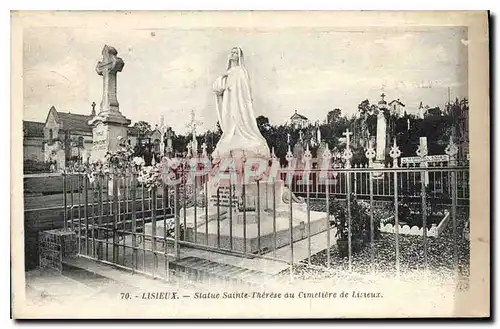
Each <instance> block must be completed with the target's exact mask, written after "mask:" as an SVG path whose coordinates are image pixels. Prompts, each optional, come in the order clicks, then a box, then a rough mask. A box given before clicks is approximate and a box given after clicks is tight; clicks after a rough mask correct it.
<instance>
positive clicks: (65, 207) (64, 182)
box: [62, 173, 68, 231]
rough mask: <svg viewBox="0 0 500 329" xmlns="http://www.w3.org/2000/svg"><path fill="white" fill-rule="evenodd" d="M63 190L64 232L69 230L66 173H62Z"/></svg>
mask: <svg viewBox="0 0 500 329" xmlns="http://www.w3.org/2000/svg"><path fill="white" fill-rule="evenodd" d="M62 185H63V186H62V190H63V202H64V222H63V227H64V230H65V231H67V230H68V192H67V191H66V173H62Z"/></svg>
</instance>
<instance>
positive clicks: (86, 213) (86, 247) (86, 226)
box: [80, 175, 89, 256]
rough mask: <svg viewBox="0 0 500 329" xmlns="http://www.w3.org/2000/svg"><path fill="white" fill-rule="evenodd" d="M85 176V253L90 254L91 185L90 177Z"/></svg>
mask: <svg viewBox="0 0 500 329" xmlns="http://www.w3.org/2000/svg"><path fill="white" fill-rule="evenodd" d="M82 178H83V189H84V195H83V202H84V203H85V207H84V208H83V217H84V218H85V255H86V256H88V254H89V236H88V234H89V213H88V206H89V186H88V178H87V176H86V175H84V176H82ZM80 238H81V233H80Z"/></svg>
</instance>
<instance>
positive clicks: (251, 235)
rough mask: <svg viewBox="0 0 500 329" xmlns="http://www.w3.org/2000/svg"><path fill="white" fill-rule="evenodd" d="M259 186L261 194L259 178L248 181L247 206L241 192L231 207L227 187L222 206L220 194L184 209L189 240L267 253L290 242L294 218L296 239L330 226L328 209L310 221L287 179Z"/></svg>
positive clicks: (294, 239) (223, 190)
mask: <svg viewBox="0 0 500 329" xmlns="http://www.w3.org/2000/svg"><path fill="white" fill-rule="evenodd" d="M273 185H274V186H273ZM258 190H259V192H260V195H259V194H258V193H257V183H255V182H254V183H250V184H248V185H246V187H245V194H246V200H247V201H246V208H245V209H243V208H242V207H241V206H242V199H241V198H239V197H237V196H236V197H233V201H232V202H231V207H229V198H230V196H229V194H228V192H227V189H226V187H221V190H220V191H219V204H218V206H217V201H216V198H215V199H214V198H213V197H211V198H210V200H209V202H208V208H205V207H200V206H198V207H196V211H195V208H194V207H190V208H187V209H186V210H185V213H184V209H181V210H180V221H181V222H182V223H183V222H184V217H185V218H186V228H185V235H184V238H185V240H186V241H189V242H195V243H197V244H202V245H208V246H211V247H216V248H221V249H231V250H235V251H240V252H243V251H246V252H247V253H257V252H259V251H260V252H261V253H266V252H269V251H272V250H274V248H275V247H276V248H280V247H284V246H287V245H289V244H290V222H291V226H292V228H291V230H292V236H293V242H296V241H300V240H302V239H306V238H307V236H308V235H315V234H318V233H321V232H323V231H325V230H326V228H327V227H328V225H329V224H328V221H327V218H328V216H327V214H326V212H317V211H310V212H309V222H308V212H307V204H306V203H305V202H304V201H303V200H302V199H301V198H297V197H295V196H293V195H291V194H290V191H289V189H288V188H287V187H286V186H285V185H284V182H283V181H277V182H276V183H274V184H273V183H267V182H264V181H263V182H261V183H259V188H258ZM273 190H274V191H275V193H274V194H273ZM236 195H238V194H237V193H236ZM273 196H274V197H275V201H273ZM258 199H260V204H259V205H258V204H257V200H258ZM290 199H292V207H291V212H290V204H289V200H290ZM207 215H208V216H207ZM308 223H310V225H309V224H308ZM151 225H152V224H151V223H148V224H146V230H149V231H151V227H150V226H151ZM162 225H163V224H162V223H157V232H162V227H161V226H162Z"/></svg>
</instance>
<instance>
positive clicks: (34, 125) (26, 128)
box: [23, 120, 45, 137]
mask: <svg viewBox="0 0 500 329" xmlns="http://www.w3.org/2000/svg"><path fill="white" fill-rule="evenodd" d="M44 126H45V124H44V123H43V122H36V121H25V120H23V134H24V136H25V137H43V136H44V134H43V127H44Z"/></svg>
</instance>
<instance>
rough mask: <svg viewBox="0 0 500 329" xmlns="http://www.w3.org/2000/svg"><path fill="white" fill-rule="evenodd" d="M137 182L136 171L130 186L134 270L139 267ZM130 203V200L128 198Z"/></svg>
mask: <svg viewBox="0 0 500 329" xmlns="http://www.w3.org/2000/svg"><path fill="white" fill-rule="evenodd" d="M136 184H137V178H136V173H135V172H133V173H132V181H131V182H130V188H131V191H130V192H131V194H132V206H131V208H132V214H131V215H132V248H133V249H132V268H133V269H134V270H137V269H138V263H139V261H138V258H139V257H138V250H137V247H138V246H137V214H136V209H135V203H136V201H137V200H136V198H137V196H136V193H137V189H136ZM127 204H128V200H127Z"/></svg>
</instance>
